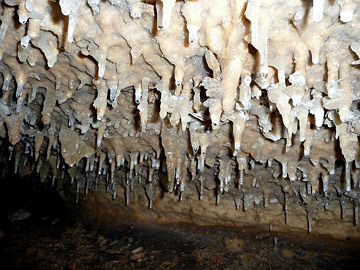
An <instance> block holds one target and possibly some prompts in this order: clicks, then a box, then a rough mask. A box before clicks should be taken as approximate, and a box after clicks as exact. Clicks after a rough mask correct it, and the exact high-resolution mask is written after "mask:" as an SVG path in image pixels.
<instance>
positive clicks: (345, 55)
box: [0, 0, 360, 230]
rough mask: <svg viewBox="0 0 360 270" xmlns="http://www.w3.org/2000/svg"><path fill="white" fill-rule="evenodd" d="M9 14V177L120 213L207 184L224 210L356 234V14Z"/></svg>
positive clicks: (159, 7) (242, 5)
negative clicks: (63, 190)
mask: <svg viewBox="0 0 360 270" xmlns="http://www.w3.org/2000/svg"><path fill="white" fill-rule="evenodd" d="M1 2H2V3H1V13H2V16H1V18H0V19H1V26H0V46H1V47H0V48H1V49H0V57H1V62H0V72H1V73H2V75H3V76H2V82H1V83H2V91H3V92H2V95H1V100H0V123H1V125H0V136H1V137H2V138H4V140H3V141H2V142H3V145H6V146H7V145H8V143H7V142H5V141H8V142H9V145H10V146H9V147H6V148H9V149H6V150H4V149H5V148H3V151H4V153H6V151H8V150H9V155H2V157H1V159H2V160H1V162H2V164H4V166H3V170H4V171H6V170H7V168H8V166H5V164H7V163H8V162H9V160H11V159H13V160H15V165H14V168H15V169H14V171H15V173H16V172H19V173H20V174H21V175H26V174H31V173H35V174H38V175H39V177H40V180H41V181H45V180H47V179H49V181H52V182H53V183H54V184H57V185H58V186H62V185H61V183H62V182H63V181H69V182H71V183H72V182H76V191H77V193H78V194H79V193H80V191H85V193H87V191H88V189H89V188H90V189H94V188H96V186H97V183H102V184H105V185H106V187H107V191H109V192H110V193H112V196H113V198H114V199H115V198H116V192H117V190H118V189H117V186H122V187H123V188H124V191H125V193H126V203H127V204H129V202H130V199H129V198H130V195H129V194H130V192H131V191H132V190H133V188H134V187H133V183H134V181H137V182H138V183H142V184H141V185H140V186H141V187H142V188H144V192H145V193H146V195H147V197H148V199H149V206H150V207H151V205H152V204H151V203H152V200H153V196H154V185H158V186H161V187H162V189H164V190H166V191H168V192H170V193H174V194H177V195H179V196H180V200H181V198H182V196H183V194H184V192H185V190H186V187H187V185H189V184H195V185H197V186H198V190H199V198H200V199H201V198H202V195H203V193H204V192H205V191H204V183H206V182H210V181H211V182H214V183H215V186H214V190H215V191H216V196H215V197H216V203H217V204H219V203H220V199H221V196H222V195H223V194H226V193H231V194H234V195H233V196H234V200H235V204H236V207H237V208H238V207H240V204H241V202H243V209H244V210H246V209H247V208H248V207H250V206H251V205H253V204H255V205H259V204H261V203H263V205H264V207H266V206H267V205H268V203H281V204H282V205H283V207H284V210H285V213H287V211H288V202H289V200H291V201H294V202H296V203H297V204H300V205H302V206H304V209H305V210H306V213H307V216H308V223H309V230H311V220H312V215H313V212H314V209H316V208H320V207H325V208H326V207H327V205H328V202H329V201H332V200H338V201H339V202H340V206H341V207H342V210H343V211H342V213H343V215H345V204H346V203H350V204H352V205H353V206H354V224H355V225H357V222H358V207H359V203H360V195H359V182H358V173H359V171H358V168H360V156H359V154H360V151H359V142H358V134H360V122H359V116H360V111H359V110H358V100H359V90H360V87H359V85H360V83H359V78H360V70H359V64H360V62H359V61H360V60H359V57H360V27H359V26H360V17H359V15H358V14H360V12H359V11H360V4H359V3H358V2H357V1H356V0H337V1H328V0H313V1H302V0H295V1H285V0H240V1H236V0H224V1H217V0H197V1H189V0H185V1H175V0H158V1H150V0H149V1H140V0H108V1H100V0H87V1H85V0H60V1H49V0H36V1H35V0H5V1H1ZM258 170H268V171H270V172H271V175H272V179H260V178H259V177H257V173H256V172H257V171H258ZM342 171H344V173H343V175H342V173H341V172H342ZM163 174H165V175H166V177H163V176H161V175H163ZM244 175H248V176H249V175H251V177H252V180H251V181H250V183H248V182H245V180H244V179H248V178H245V177H244ZM84 176H86V177H84ZM279 190H280V192H281V194H282V195H281V196H279V194H280V193H279V192H278V191H279Z"/></svg>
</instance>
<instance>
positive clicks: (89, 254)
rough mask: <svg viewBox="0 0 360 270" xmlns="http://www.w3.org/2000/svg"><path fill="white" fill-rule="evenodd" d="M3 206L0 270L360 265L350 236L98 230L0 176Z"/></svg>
mask: <svg viewBox="0 0 360 270" xmlns="http://www.w3.org/2000/svg"><path fill="white" fill-rule="evenodd" d="M34 187H35V188H34ZM0 203H1V208H0V269H6V270H7V269H359V266H360V243H359V242H355V241H353V240H351V239H348V240H344V241H342V240H334V239H329V238H324V237H315V236H313V235H308V234H304V233H278V232H277V233H275V232H269V231H264V230H260V229H256V228H237V229H234V228H229V227H214V226H213V227H198V226H193V225H183V224H181V225H179V224H178V225H176V224H174V225H171V226H159V225H149V224H148V225H139V224H137V225H136V224H133V225H129V224H127V225H123V226H121V225H116V227H113V228H112V229H104V228H98V227H96V226H94V225H93V224H89V223H84V222H81V221H80V220H79V219H77V211H78V210H76V209H74V208H67V207H66V204H65V203H64V201H63V200H62V199H61V197H60V196H59V195H58V194H57V192H56V190H54V189H51V188H49V187H47V188H45V187H44V186H42V185H39V184H35V185H34V183H32V182H31V180H29V179H24V180H19V179H16V178H13V179H3V180H1V181H0ZM19 209H20V210H19ZM14 213H15V214H14ZM29 213H30V214H31V215H30V216H29ZM117 224H118V222H117Z"/></svg>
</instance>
